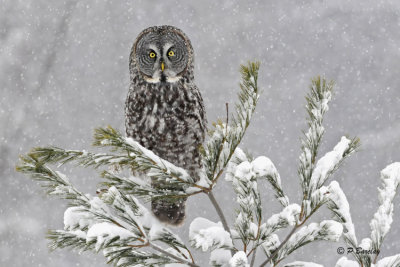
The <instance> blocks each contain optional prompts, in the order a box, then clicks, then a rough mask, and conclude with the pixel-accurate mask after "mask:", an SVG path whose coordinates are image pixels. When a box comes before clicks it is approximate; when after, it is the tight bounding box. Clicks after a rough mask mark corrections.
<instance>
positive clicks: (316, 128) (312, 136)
mask: <svg viewBox="0 0 400 267" xmlns="http://www.w3.org/2000/svg"><path fill="white" fill-rule="evenodd" d="M333 85H334V83H333V81H330V82H327V81H326V80H325V79H321V77H320V76H317V77H316V78H314V79H312V82H311V86H310V92H309V94H308V95H307V97H306V100H307V105H306V109H307V113H308V118H307V124H308V126H309V129H308V131H307V132H304V137H303V139H302V145H301V150H302V153H301V156H300V165H299V168H298V173H299V176H300V180H301V186H302V189H303V195H304V196H305V197H304V198H305V199H308V195H307V193H308V188H309V183H310V180H311V175H312V172H313V170H314V166H315V162H316V158H317V155H318V149H319V145H320V143H321V140H322V136H323V134H324V132H325V129H324V127H323V125H322V122H323V118H324V115H325V113H326V112H327V111H328V109H329V106H328V103H329V102H330V100H331V96H332V90H333Z"/></svg>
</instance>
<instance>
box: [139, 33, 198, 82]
mask: <svg viewBox="0 0 400 267" xmlns="http://www.w3.org/2000/svg"><path fill="white" fill-rule="evenodd" d="M139 38H140V39H138V41H137V43H136V47H135V52H136V55H135V60H136V62H137V66H138V69H139V72H140V74H141V75H142V76H143V79H144V80H145V81H146V82H148V83H160V82H161V83H165V82H167V83H176V82H178V81H179V80H180V79H181V78H182V75H183V74H184V72H185V71H186V69H187V65H188V62H189V56H190V55H189V51H188V48H187V45H186V42H185V39H184V36H182V35H181V34H180V33H179V32H176V31H170V30H166V29H163V28H160V30H155V31H151V32H147V33H144V34H143V35H142V36H139Z"/></svg>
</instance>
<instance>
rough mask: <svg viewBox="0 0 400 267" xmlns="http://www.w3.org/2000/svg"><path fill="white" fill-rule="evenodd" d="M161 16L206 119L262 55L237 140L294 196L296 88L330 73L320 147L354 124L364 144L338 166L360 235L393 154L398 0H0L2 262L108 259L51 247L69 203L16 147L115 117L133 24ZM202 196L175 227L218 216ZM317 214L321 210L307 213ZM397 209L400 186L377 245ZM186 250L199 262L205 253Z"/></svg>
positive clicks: (86, 142)
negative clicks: (54, 194) (173, 34)
mask: <svg viewBox="0 0 400 267" xmlns="http://www.w3.org/2000/svg"><path fill="white" fill-rule="evenodd" d="M161 24H171V25H174V26H177V27H179V28H181V29H182V30H183V31H184V32H186V33H187V35H188V36H189V38H190V39H191V40H192V44H193V47H194V50H195V55H196V68H195V77H196V83H197V85H198V86H199V88H200V89H201V91H202V94H203V97H204V101H205V106H206V109H207V113H208V114H207V115H208V119H209V121H210V122H211V121H214V120H215V119H216V118H217V117H222V118H224V117H225V102H229V103H230V104H231V105H230V107H231V109H233V104H232V103H233V101H234V100H235V95H236V92H237V91H238V82H239V77H240V76H239V72H238V69H239V65H240V64H242V63H245V62H246V61H248V60H254V59H258V60H260V61H261V63H262V65H261V70H260V82H259V83H260V85H261V87H262V89H263V90H264V93H263V94H262V97H261V99H260V102H259V106H258V108H257V112H256V115H255V117H254V120H253V122H252V125H251V126H250V128H249V130H248V133H247V135H246V138H245V142H244V143H243V144H242V146H241V147H242V148H244V149H247V150H249V151H250V152H251V153H252V154H253V155H254V156H259V155H266V156H268V157H269V158H270V159H271V160H272V161H273V162H274V164H275V165H276V167H277V169H278V171H279V172H280V175H281V179H282V185H283V187H284V189H285V192H287V193H288V195H289V198H290V200H291V201H292V202H293V201H299V200H300V186H299V182H298V181H299V180H298V177H297V165H298V156H299V153H300V141H299V138H300V135H301V130H304V129H305V128H306V124H305V116H306V112H305V109H304V105H305V99H304V96H305V94H306V92H308V86H309V83H310V79H311V78H312V77H314V76H316V75H319V74H320V75H325V76H326V77H327V78H329V79H333V80H335V81H336V87H335V94H334V99H333V102H332V104H331V105H330V110H329V112H328V114H327V116H326V120H325V126H326V134H325V139H324V141H323V145H322V151H321V152H322V153H321V155H322V154H323V153H325V152H327V151H329V150H331V149H332V148H333V147H334V145H335V144H336V143H337V142H338V141H339V140H340V137H341V136H342V135H349V136H359V137H360V138H361V142H362V148H361V150H360V151H359V152H358V153H357V154H355V155H353V156H352V157H351V158H350V159H349V160H347V162H346V163H345V164H344V165H343V166H342V168H341V170H340V171H339V172H338V173H336V175H335V176H334V178H335V179H337V180H338V182H339V183H340V184H341V186H342V188H343V191H344V192H345V193H346V195H347V198H348V200H349V203H350V209H351V213H352V216H353V221H354V223H355V227H356V234H357V238H358V239H359V240H361V239H362V238H364V237H367V236H369V235H370V228H369V222H370V220H371V218H372V216H373V214H374V212H375V211H376V208H377V207H378V193H377V190H376V187H377V186H379V185H380V181H379V172H380V170H382V169H383V168H384V167H385V166H386V165H388V164H390V163H392V162H394V161H400V149H399V148H400V67H399V64H400V3H399V2H398V1H376V0H375V1H372V0H370V1H362V2H361V1H344V0H338V1H304V2H303V3H302V2H301V1H287V0H283V1H247V3H244V1H241V2H240V4H239V1H212V0H207V1H149V0H146V1H145V0H143V1H132V0H130V1H118V2H117V1H114V2H112V3H111V1H90V2H87V1H72V2H63V1H45V0H35V1H33V0H24V1H13V0H8V1H7V0H1V1H0V90H1V94H0V179H1V181H2V182H1V193H0V265H1V266H16V267H19V266H60V267H64V266H105V263H104V259H103V257H102V256H101V255H94V254H92V253H85V254H83V255H78V254H76V253H72V252H69V251H68V250H60V251H56V252H54V253H51V254H49V253H48V249H47V247H46V244H47V240H45V239H44V236H45V233H46V231H47V229H50V228H51V229H56V228H61V227H62V220H63V219H62V216H63V212H64V210H65V207H66V206H65V203H64V202H61V201H57V200H55V199H53V198H48V197H45V196H44V193H43V191H40V188H39V186H37V185H36V184H35V183H33V182H31V181H30V180H29V179H28V178H26V177H24V176H22V175H21V174H17V173H15V171H14V166H15V163H16V161H17V157H18V155H19V154H21V153H26V152H27V151H28V150H29V149H30V148H31V147H33V146H38V145H42V146H43V145H57V146H61V147H65V148H71V149H72V148H74V149H83V148H89V146H90V143H91V136H92V133H93V129H94V128H95V127H99V126H106V125H112V126H113V127H115V128H118V129H120V130H121V131H124V125H123V123H124V101H125V97H126V94H127V92H128V84H129V71H128V57H129V52H130V49H131V45H132V43H133V41H134V39H135V38H136V36H137V34H138V33H139V32H140V31H141V30H143V29H144V28H146V27H148V26H152V25H161ZM67 167H69V165H68V166H67ZM72 169H73V168H72ZM61 171H63V169H62V170H61ZM64 172H66V173H67V174H69V175H70V176H71V179H72V181H74V182H75V183H76V184H77V185H78V186H79V188H80V189H82V190H84V191H86V192H90V193H92V194H94V192H95V190H96V185H97V183H98V182H100V178H98V177H97V176H96V173H95V172H86V171H82V170H80V169H77V168H75V169H73V172H72V173H69V171H68V170H67V171H66V170H64ZM229 187H230V184H229V183H227V182H225V181H223V180H221V181H220V183H219V185H218V188H217V194H216V197H217V199H218V200H220V202H221V205H222V207H223V208H224V211H225V213H226V215H227V217H228V218H229V219H232V218H234V216H235V213H234V210H233V209H234V206H233V205H232V201H233V197H234V195H233V194H232V192H231V190H230V189H229ZM263 193H264V195H265V202H268V206H266V207H265V208H264V210H265V216H266V217H269V216H270V215H271V214H273V213H275V212H278V209H279V206H278V204H277V201H275V200H273V196H272V191H271V190H269V189H266V190H265V191H264V192H263ZM207 201H208V200H207V199H206V198H205V197H201V196H196V197H193V199H190V200H189V206H188V212H187V213H188V214H189V216H188V218H187V220H186V224H185V225H184V226H183V227H182V228H181V229H178V230H177V231H178V232H179V233H180V234H181V237H182V238H184V239H185V240H187V237H188V227H189V222H190V221H191V220H193V219H194V218H195V217H197V216H203V217H206V218H209V219H210V220H213V221H216V220H217V217H216V214H215V211H214V209H213V208H212V207H211V205H210V204H209V202H207ZM267 207H268V208H267ZM322 215H324V216H325V218H327V216H329V213H328V212H322V213H321V212H320V214H317V216H315V219H314V220H311V221H313V222H317V219H322V218H324V216H322ZM231 221H232V220H231ZM399 222H400V201H399V197H397V198H396V199H395V217H394V224H393V226H392V230H391V231H390V233H389V236H388V237H387V239H386V240H385V241H384V245H383V248H382V253H381V257H383V256H390V255H393V254H395V253H398V252H400V242H399V241H398V240H399V239H400V227H396V226H395V224H398V223H399ZM339 246H343V243H342V244H340V243H333V244H332V243H331V244H328V243H325V242H324V243H323V242H319V243H316V244H313V245H308V246H306V247H304V248H303V249H301V250H300V251H298V252H296V253H295V254H294V256H293V257H290V259H292V260H294V259H296V260H302V261H315V262H317V263H320V264H324V265H326V266H332V265H333V264H334V263H335V262H336V260H337V259H338V258H340V256H339V255H337V253H336V249H337V247H339ZM258 255H259V256H260V258H259V259H258V261H259V262H261V261H262V257H261V256H262V253H258ZM196 256H197V258H198V259H199V261H200V263H201V264H202V266H207V260H208V257H201V256H200V255H199V254H196ZM290 259H289V260H290ZM287 262H290V261H287Z"/></svg>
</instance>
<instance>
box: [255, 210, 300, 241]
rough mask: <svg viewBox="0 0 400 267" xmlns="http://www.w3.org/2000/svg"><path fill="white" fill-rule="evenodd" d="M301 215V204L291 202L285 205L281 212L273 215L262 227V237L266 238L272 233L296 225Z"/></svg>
mask: <svg viewBox="0 0 400 267" xmlns="http://www.w3.org/2000/svg"><path fill="white" fill-rule="evenodd" d="M299 215H300V206H299V205H298V204H295V203H294V204H290V205H289V206H287V207H285V208H284V209H283V210H282V211H281V212H280V213H277V214H274V215H272V216H271V217H270V218H269V219H268V220H267V223H266V224H265V225H263V226H262V227H261V239H262V240H266V239H267V238H268V237H269V236H270V235H271V234H272V233H274V232H276V231H278V230H280V229H283V228H287V227H288V226H295V225H296V224H297V222H298V219H299Z"/></svg>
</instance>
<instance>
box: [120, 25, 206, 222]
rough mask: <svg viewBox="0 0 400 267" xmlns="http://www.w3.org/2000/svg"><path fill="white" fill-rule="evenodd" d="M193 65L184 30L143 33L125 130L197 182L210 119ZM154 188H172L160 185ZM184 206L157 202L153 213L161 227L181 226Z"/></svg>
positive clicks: (136, 47)
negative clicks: (206, 113) (206, 115)
mask: <svg viewBox="0 0 400 267" xmlns="http://www.w3.org/2000/svg"><path fill="white" fill-rule="evenodd" d="M193 61H194V55H193V48H192V45H191V43H190V41H189V39H188V37H187V36H186V35H185V34H184V33H183V32H182V31H181V30H179V29H177V28H175V27H172V26H156V27H150V28H147V29H145V30H144V31H142V32H141V33H140V34H139V36H138V37H137V38H136V40H135V43H134V44H133V47H132V50H131V54H130V62H129V70H130V87H129V93H128V96H127V99H126V102H125V126H126V134H127V136H128V137H132V138H133V139H134V140H136V141H138V142H139V143H140V144H141V145H142V146H144V147H146V148H147V149H150V150H152V151H153V152H154V153H155V154H156V155H158V156H159V157H161V158H163V159H165V160H168V161H169V162H171V163H173V164H175V165H176V166H179V167H182V168H184V169H186V170H187V171H188V172H189V174H190V175H191V176H192V177H193V178H194V179H195V180H198V176H197V171H198V170H199V168H201V155H200V153H199V147H200V146H201V144H202V143H203V141H204V136H205V129H206V118H205V110H204V106H203V99H202V97H201V94H200V92H199V90H198V88H197V86H196V85H195V84H194V75H193V69H194V62H193ZM152 186H153V187H158V188H171V187H172V186H171V185H169V184H168V182H167V181H165V182H159V181H158V182H156V181H155V180H152ZM174 189H176V188H174ZM185 201H186V199H182V198H180V199H168V198H167V199H165V198H164V199H157V200H156V199H153V200H152V202H151V208H152V211H153V213H154V215H155V216H156V217H157V218H158V219H159V220H160V221H162V222H166V223H169V224H173V225H178V224H180V223H181V222H183V220H184V218H185Z"/></svg>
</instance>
